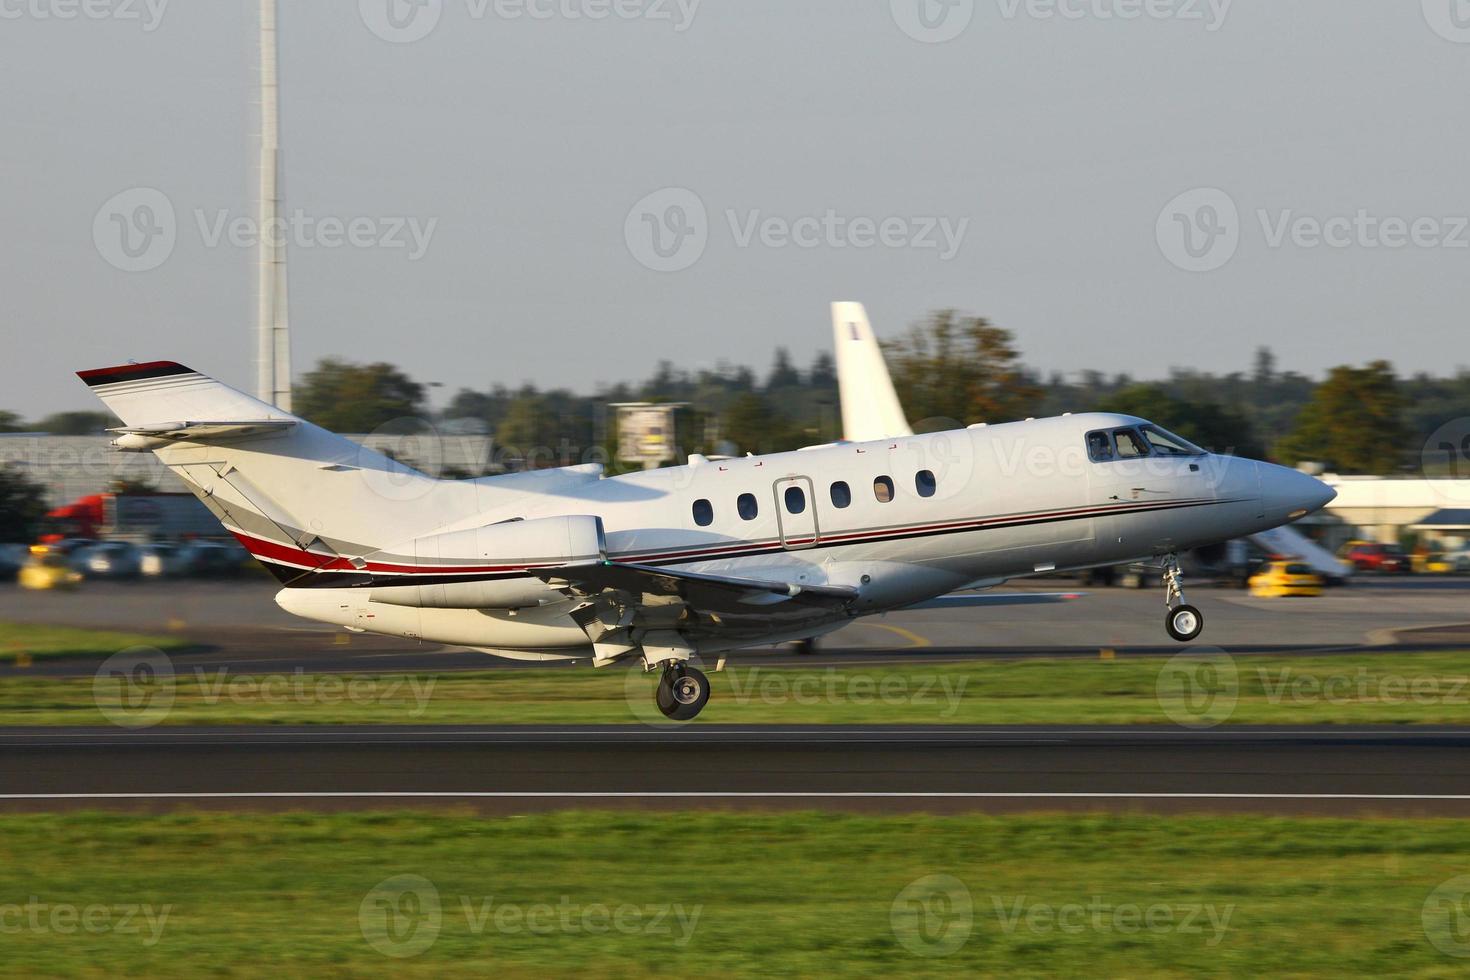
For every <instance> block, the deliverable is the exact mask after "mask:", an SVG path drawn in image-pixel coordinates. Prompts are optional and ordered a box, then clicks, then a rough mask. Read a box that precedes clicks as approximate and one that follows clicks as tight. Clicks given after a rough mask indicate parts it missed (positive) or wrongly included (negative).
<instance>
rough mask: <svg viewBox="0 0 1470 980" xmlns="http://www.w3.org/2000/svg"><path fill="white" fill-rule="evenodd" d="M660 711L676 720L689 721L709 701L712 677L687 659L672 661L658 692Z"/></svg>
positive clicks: (666, 666) (665, 669)
mask: <svg viewBox="0 0 1470 980" xmlns="http://www.w3.org/2000/svg"><path fill="white" fill-rule="evenodd" d="M654 699H655V701H656V702H657V703H658V710H659V711H661V712H663V715H664V717H665V718H669V719H672V720H673V721H689V720H690V719H692V718H693V717H694V716H695V715H697V714H699V713H700V712H701V711H702V710H704V706H705V705H706V704H708V703H709V678H708V677H706V676H704V672H703V671H701V670H699V669H698V668H696V667H691V666H689V665H688V664H687V663H684V662H683V661H670V662H669V663H667V664H666V665H665V666H664V672H663V675H662V676H661V677H659V680H658V692H657V694H655V695H654Z"/></svg>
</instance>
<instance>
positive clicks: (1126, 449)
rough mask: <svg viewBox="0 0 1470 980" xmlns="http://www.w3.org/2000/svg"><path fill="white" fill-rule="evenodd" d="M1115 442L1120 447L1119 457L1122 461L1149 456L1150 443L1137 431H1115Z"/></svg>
mask: <svg viewBox="0 0 1470 980" xmlns="http://www.w3.org/2000/svg"><path fill="white" fill-rule="evenodd" d="M1113 441H1114V442H1116V443H1117V445H1118V456H1119V458H1121V459H1137V458H1139V457H1140V456H1147V455H1148V443H1146V442H1144V441H1143V437H1142V436H1140V435H1139V434H1138V431H1137V430H1136V429H1114V430H1113Z"/></svg>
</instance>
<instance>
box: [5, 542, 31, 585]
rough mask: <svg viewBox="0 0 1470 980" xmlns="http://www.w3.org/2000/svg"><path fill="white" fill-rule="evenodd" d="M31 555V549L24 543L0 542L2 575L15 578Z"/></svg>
mask: <svg viewBox="0 0 1470 980" xmlns="http://www.w3.org/2000/svg"><path fill="white" fill-rule="evenodd" d="M29 555H30V549H29V548H27V547H26V546H25V545H23V544H0V577H4V578H7V579H12V578H15V576H16V573H17V572H19V571H20V570H21V566H23V565H25V563H26V558H27V557H28V556H29Z"/></svg>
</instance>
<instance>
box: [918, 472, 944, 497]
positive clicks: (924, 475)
mask: <svg viewBox="0 0 1470 980" xmlns="http://www.w3.org/2000/svg"><path fill="white" fill-rule="evenodd" d="M914 489H915V490H917V491H918V493H919V496H921V497H932V496H934V491H936V490H938V489H939V481H938V480H936V479H934V471H933V470H920V471H919V472H918V473H917V474H915V476H914Z"/></svg>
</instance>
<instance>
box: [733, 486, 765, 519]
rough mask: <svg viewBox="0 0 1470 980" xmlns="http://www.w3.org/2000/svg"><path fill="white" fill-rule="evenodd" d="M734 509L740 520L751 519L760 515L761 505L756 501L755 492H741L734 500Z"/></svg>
mask: <svg viewBox="0 0 1470 980" xmlns="http://www.w3.org/2000/svg"><path fill="white" fill-rule="evenodd" d="M735 510H736V511H738V512H739V514H740V519H741V520H742V521H753V520H755V519H756V518H757V517H759V516H760V512H761V505H760V504H758V503H756V500H755V494H753V493H742V494H741V495H740V496H739V497H738V498H737V499H736V501H735Z"/></svg>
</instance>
